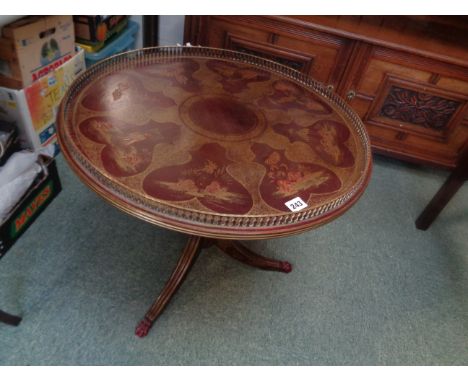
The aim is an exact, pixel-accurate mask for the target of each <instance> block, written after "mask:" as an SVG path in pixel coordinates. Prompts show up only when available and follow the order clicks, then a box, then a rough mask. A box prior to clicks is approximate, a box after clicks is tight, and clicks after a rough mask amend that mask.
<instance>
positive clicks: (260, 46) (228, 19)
mask: <svg viewBox="0 0 468 382" xmlns="http://www.w3.org/2000/svg"><path fill="white" fill-rule="evenodd" d="M207 23H208V25H209V26H208V27H206V28H205V29H206V36H204V37H203V38H202V39H198V40H199V41H200V40H201V41H203V42H204V43H206V45H208V46H212V47H217V48H225V49H232V50H237V51H241V52H244V53H249V54H254V55H257V56H260V57H264V58H267V59H270V60H274V61H277V62H279V63H281V64H283V65H287V66H290V67H292V68H294V69H296V70H299V71H301V72H303V73H305V74H307V75H310V76H312V77H313V78H314V79H316V80H318V81H321V82H324V83H326V84H328V85H331V86H333V87H334V88H336V87H337V86H338V84H339V81H340V79H341V77H342V74H343V72H344V69H345V67H346V61H347V57H348V56H349V52H350V50H351V47H352V41H351V40H348V39H346V38H342V37H338V36H334V35H331V34H328V33H323V32H318V31H315V30H313V29H310V28H305V27H299V26H292V25H290V24H288V23H285V22H282V21H279V20H276V21H275V22H274V25H272V20H270V19H268V18H265V17H260V16H211V17H209V19H208V21H207ZM195 40H196V39H195ZM195 40H194V41H195Z"/></svg>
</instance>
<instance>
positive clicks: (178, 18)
mask: <svg viewBox="0 0 468 382" xmlns="http://www.w3.org/2000/svg"><path fill="white" fill-rule="evenodd" d="M184 22H185V16H183V15H175V16H159V44H158V45H160V46H164V45H176V44H182V43H183V42H184Z"/></svg>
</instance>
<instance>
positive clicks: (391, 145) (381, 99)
mask: <svg viewBox="0 0 468 382" xmlns="http://www.w3.org/2000/svg"><path fill="white" fill-rule="evenodd" d="M399 59H401V61H402V62H399V63H396V62H395V61H398V60H399ZM403 59H404V60H403ZM414 61H419V64H418V65H417V66H416V65H415V66H412V64H411V63H412V62H414ZM358 67H360V68H361V69H360V70H357V71H355V73H354V76H355V81H351V83H352V84H353V89H352V90H353V92H354V93H355V94H356V95H355V98H354V99H352V100H351V102H350V104H351V106H352V107H353V108H354V109H355V110H356V111H357V113H358V114H359V115H360V117H361V118H362V120H363V122H364V123H365V125H366V126H367V128H368V131H369V134H370V136H371V141H372V144H373V146H374V147H375V148H376V149H377V150H379V151H383V152H389V153H399V154H400V156H402V157H404V158H406V159H413V160H418V161H423V162H426V163H432V164H440V165H443V166H448V167H451V166H454V165H455V164H456V161H457V159H458V154H459V151H460V150H461V148H462V146H463V145H464V144H465V142H466V140H467V138H468V130H467V128H466V124H465V122H464V119H465V118H466V116H467V115H468V92H467V90H468V80H467V81H463V80H461V79H454V78H450V77H448V76H447V74H446V73H447V71H446V68H443V67H442V69H444V70H440V71H439V70H437V71H436V70H434V69H437V65H431V62H430V61H427V66H426V67H424V66H423V65H421V59H420V58H415V59H414V60H412V59H411V56H410V55H405V56H404V57H403V56H401V54H394V56H392V51H390V50H387V51H384V50H383V49H382V48H378V49H377V48H376V49H371V50H370V54H369V55H368V56H366V57H365V58H364V59H363V61H362V62H361V65H358ZM453 84H456V86H451V85H453Z"/></svg>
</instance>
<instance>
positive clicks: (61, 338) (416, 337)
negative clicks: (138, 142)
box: [0, 156, 468, 365]
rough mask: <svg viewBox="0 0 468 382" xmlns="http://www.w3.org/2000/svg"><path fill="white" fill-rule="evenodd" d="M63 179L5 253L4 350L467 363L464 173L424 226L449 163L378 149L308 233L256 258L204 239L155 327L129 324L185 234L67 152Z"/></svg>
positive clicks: (180, 359) (198, 359) (201, 359)
mask: <svg viewBox="0 0 468 382" xmlns="http://www.w3.org/2000/svg"><path fill="white" fill-rule="evenodd" d="M58 165H59V173H60V176H61V180H62V184H63V191H62V193H61V194H60V195H59V196H58V197H57V199H55V200H54V201H53V203H52V204H51V205H50V206H49V207H48V208H47V209H46V210H45V211H44V213H43V214H42V215H41V216H40V217H39V218H38V220H37V221H36V222H35V223H34V224H33V225H32V226H31V228H30V229H29V230H28V231H27V232H26V233H25V234H24V235H23V237H22V238H21V239H20V241H19V242H17V243H16V244H15V245H14V247H13V248H12V249H11V250H10V252H9V253H7V255H6V256H5V257H4V258H3V259H2V260H0V308H2V309H4V310H7V311H10V312H11V313H17V314H21V315H23V316H24V319H23V322H22V323H21V325H20V326H19V327H17V328H15V327H9V326H6V325H3V324H0V364H1V365H218V364H222V365H389V364H390V365H433V364H438V365H446V364H448V365H452V364H465V365H466V364H468V185H467V186H465V187H463V188H462V189H461V190H460V191H459V192H458V193H457V194H456V196H455V197H454V199H453V200H452V201H451V202H450V204H449V205H448V206H447V208H446V209H445V210H444V211H443V212H442V214H441V216H440V217H439V219H438V220H437V221H436V222H435V223H434V225H433V226H432V227H431V228H430V229H429V230H428V231H427V232H422V231H418V230H417V229H416V228H415V226H414V220H415V219H416V217H417V216H418V214H419V213H420V211H421V210H422V209H423V208H424V206H425V205H426V203H427V202H428V201H429V200H430V198H431V197H432V196H433V194H434V193H435V192H436V191H437V190H438V188H439V187H440V185H441V184H442V182H443V181H444V180H445V178H446V176H447V173H446V172H443V171H436V170H431V169H428V168H423V167H418V166H415V165H410V164H405V163H402V162H398V161H393V160H389V159H385V158H381V157H377V158H376V160H375V167H374V173H373V177H372V180H371V183H370V185H369V188H368V189H367V191H366V193H365V194H364V196H363V197H362V199H361V200H360V201H359V202H358V203H357V204H356V205H355V206H354V207H353V208H352V209H351V210H350V211H349V212H348V213H346V214H345V215H344V216H342V217H341V218H339V219H337V220H335V221H333V222H332V223H330V224H328V225H326V226H324V227H321V228H319V229H317V230H313V231H310V232H308V233H305V234H302V235H299V236H292V237H289V238H283V239H275V240H269V241H258V242H249V243H247V245H248V246H250V247H251V248H254V249H255V250H257V251H258V252H261V253H263V254H265V255H269V256H271V257H275V258H281V259H285V260H288V261H290V262H291V263H293V266H294V270H293V272H292V273H290V274H278V273H274V272H265V271H260V270H255V269H253V268H249V267H247V266H245V265H242V264H240V263H238V262H235V261H234V260H232V259H230V258H229V257H227V256H225V255H223V254H222V253H220V252H219V251H218V250H216V249H215V248H210V249H208V250H205V251H204V252H203V253H202V254H201V255H200V257H199V259H198V261H197V262H196V264H195V265H194V267H193V269H192V272H191V273H190V274H189V276H188V278H187V280H186V282H185V284H184V285H183V286H182V287H181V289H180V290H179V292H178V294H177V295H176V296H175V298H174V299H173V301H172V302H171V303H170V305H169V307H168V309H167V310H166V312H165V313H164V314H163V315H162V317H161V318H160V319H159V320H158V321H157V322H156V324H155V326H154V327H153V329H152V331H151V332H150V334H149V336H148V337H146V338H144V339H139V338H137V337H135V336H134V334H133V331H134V327H135V325H136V323H137V322H138V321H139V319H140V318H142V316H143V315H144V313H145V311H146V309H147V308H148V307H149V305H150V304H151V302H152V301H153V298H154V297H155V296H156V295H157V293H158V292H159V290H160V289H161V288H162V287H163V285H164V283H165V281H166V279H167V277H168V276H169V275H170V273H171V271H172V268H173V266H174V265H175V263H176V261H177V258H178V255H179V252H180V250H181V249H182V248H183V246H184V236H183V235H182V234H179V233H176V232H171V231H167V230H164V229H161V228H158V227H154V226H151V225H149V224H147V223H144V222H142V221H139V220H137V219H135V218H132V217H130V216H127V215H125V214H124V213H122V212H120V211H118V210H117V209H115V208H113V207H112V206H110V205H108V204H106V203H105V202H104V201H103V200H102V199H100V198H99V197H98V196H96V195H95V194H94V193H93V192H92V191H90V190H88V189H87V188H86V187H85V186H84V185H82V184H81V183H80V182H79V181H78V179H77V178H76V177H75V176H74V175H73V174H72V173H71V171H70V170H69V168H68V166H67V165H66V164H65V163H64V160H63V157H62V156H59V158H58Z"/></svg>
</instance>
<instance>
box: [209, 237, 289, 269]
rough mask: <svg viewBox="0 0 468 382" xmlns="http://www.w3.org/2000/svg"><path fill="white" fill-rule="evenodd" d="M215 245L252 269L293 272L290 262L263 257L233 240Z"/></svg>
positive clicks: (220, 241) (222, 241)
mask: <svg viewBox="0 0 468 382" xmlns="http://www.w3.org/2000/svg"><path fill="white" fill-rule="evenodd" d="M215 244H216V246H217V247H218V248H219V249H221V250H222V251H223V252H225V253H226V254H228V255H229V256H231V257H233V258H234V259H236V260H238V261H240V262H242V263H244V264H247V265H250V266H252V267H255V268H261V269H265V270H268V271H278V272H284V273H289V272H291V271H292V265H291V264H290V263H289V262H287V261H280V260H275V259H270V258H268V257H264V256H261V255H259V254H257V253H255V252H253V251H251V250H250V249H248V248H247V247H244V246H243V245H242V244H241V243H239V242H236V241H232V240H217V241H216V243H215Z"/></svg>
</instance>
